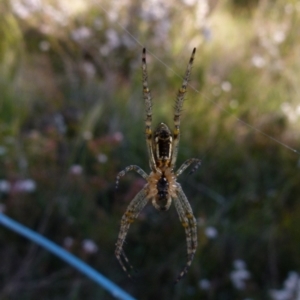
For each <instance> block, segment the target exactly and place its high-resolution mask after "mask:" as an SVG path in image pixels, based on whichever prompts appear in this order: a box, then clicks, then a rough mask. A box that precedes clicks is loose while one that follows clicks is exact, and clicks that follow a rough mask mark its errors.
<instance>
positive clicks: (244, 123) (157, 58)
mask: <svg viewBox="0 0 300 300" xmlns="http://www.w3.org/2000/svg"><path fill="white" fill-rule="evenodd" d="M97 5H99V7H100V8H101V9H102V10H103V11H104V12H105V14H106V15H107V16H108V15H109V12H108V11H107V10H106V9H105V7H103V5H101V4H100V3H98V4H97ZM114 23H116V24H117V25H118V26H119V27H120V28H121V29H122V30H123V31H124V32H125V33H126V34H127V35H128V36H129V37H130V38H131V39H132V40H134V41H135V42H136V43H137V44H138V45H140V46H141V48H143V47H144V45H143V44H142V43H141V41H140V40H139V39H138V38H137V37H135V36H134V35H133V34H132V33H131V32H130V31H129V30H128V29H126V28H125V27H124V26H123V25H122V24H121V23H120V22H118V21H117V20H115V21H114ZM147 53H149V54H150V55H151V56H153V57H154V58H155V59H156V60H157V61H158V62H159V63H160V64H162V65H163V66H165V67H166V68H167V69H168V70H169V71H171V72H172V73H173V74H174V75H176V76H177V77H178V78H180V79H181V80H183V77H182V76H181V75H180V74H178V73H177V72H176V71H175V70H174V69H172V68H171V67H170V66H169V65H168V64H167V63H165V62H164V61H163V60H161V59H160V58H159V57H158V56H157V55H155V54H154V53H153V52H152V51H151V50H149V49H148V48H147ZM188 86H189V87H190V88H191V89H192V90H193V91H195V92H196V93H197V94H199V95H201V96H203V98H204V99H205V100H206V101H210V102H211V103H213V104H214V105H215V106H216V107H217V108H218V109H220V110H221V111H223V112H225V113H226V114H228V115H230V116H233V114H232V113H231V112H230V111H229V110H227V109H226V108H224V107H223V106H222V105H220V104H218V103H217V102H216V101H214V100H212V99H211V98H209V97H208V96H205V95H204V94H203V93H201V92H200V91H199V90H198V89H196V88H195V87H194V86H192V85H191V84H188ZM233 118H234V119H235V120H236V121H238V122H239V123H241V124H242V125H244V126H246V127H248V128H250V129H252V130H254V131H256V132H257V133H259V134H261V135H263V136H265V137H266V138H268V139H270V140H272V141H273V142H275V143H277V144H279V145H281V146H283V147H285V148H286V149H288V150H289V151H292V152H294V153H296V154H297V155H300V151H299V150H297V149H295V148H293V147H291V146H289V145H288V144H285V143H284V142H282V141H280V140H279V139H277V138H275V137H274V136H271V135H269V134H267V133H266V132H264V131H263V130H260V129H259V128H257V127H256V126H254V125H252V124H250V123H247V122H246V121H244V120H242V119H240V118H238V117H236V116H233Z"/></svg>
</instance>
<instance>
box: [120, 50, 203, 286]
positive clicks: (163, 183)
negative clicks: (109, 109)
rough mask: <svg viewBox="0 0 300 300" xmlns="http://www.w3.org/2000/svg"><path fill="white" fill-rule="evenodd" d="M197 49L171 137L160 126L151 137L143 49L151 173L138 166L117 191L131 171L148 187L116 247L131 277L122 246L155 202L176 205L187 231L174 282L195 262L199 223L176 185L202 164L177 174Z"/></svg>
mask: <svg viewBox="0 0 300 300" xmlns="http://www.w3.org/2000/svg"><path fill="white" fill-rule="evenodd" d="M195 52H196V48H194V50H193V52H192V55H191V58H190V60H189V63H188V66H187V69H186V72H185V76H184V78H183V82H182V86H181V88H180V89H179V91H178V94H177V99H176V101H175V109H174V130H173V134H172V133H171V131H170V129H169V127H168V126H167V125H166V124H164V123H160V124H159V125H158V127H157V128H156V130H155V131H154V132H153V133H152V129H151V125H152V99H151V94H150V90H149V88H148V75H147V65H146V49H145V48H144V49H143V56H142V71H143V98H144V101H145V106H146V120H145V126H146V131H145V132H146V143H147V148H148V155H149V164H150V168H151V173H150V174H149V175H148V174H147V173H146V172H145V171H144V170H142V169H141V168H140V167H139V166H136V165H130V166H128V167H126V168H125V169H124V170H123V171H121V172H120V173H119V174H118V175H117V179H116V187H118V184H119V180H120V178H121V177H123V176H124V175H125V174H126V173H127V172H129V171H135V172H137V173H138V174H139V175H141V176H142V177H143V178H144V179H145V180H146V182H147V183H146V184H145V186H144V187H143V188H142V190H141V191H140V192H138V194H137V195H136V196H135V197H134V199H133V200H132V201H131V202H130V204H129V206H128V208H127V210H126V212H125V214H124V215H123V217H122V219H121V228H120V232H119V236H118V240H117V243H116V250H115V255H116V257H117V259H118V261H119V263H120V264H121V266H122V268H123V270H124V271H125V272H126V273H127V275H128V276H129V277H131V276H130V274H129V271H128V268H131V269H132V266H131V265H130V263H129V260H128V258H127V256H126V255H125V252H124V250H123V244H124V241H125V238H126V235H127V233H128V230H129V227H130V224H131V223H133V222H134V220H135V219H136V218H137V217H138V215H139V213H140V212H141V210H142V209H143V208H144V207H145V205H146V204H147V203H148V201H150V200H151V201H152V204H153V205H154V207H155V208H156V209H158V210H162V211H166V210H168V209H169V207H170V205H171V202H172V200H173V201H174V204H175V207H176V210H177V213H178V216H179V219H180V221H181V223H182V226H183V227H184V230H185V234H186V243H187V261H186V264H185V266H184V268H183V270H182V271H181V273H180V274H179V276H178V277H177V279H176V281H175V282H178V281H179V280H180V279H181V278H182V277H183V276H184V275H185V274H186V273H187V271H188V269H189V267H190V266H191V263H192V261H193V258H194V255H195V252H196V248H197V222H196V219H195V217H194V215H193V211H192V208H191V206H190V204H189V201H188V199H187V197H186V196H185V194H184V192H183V190H182V188H181V186H180V184H179V183H178V182H177V181H176V180H177V177H178V176H179V175H180V174H181V173H182V172H183V171H184V170H185V169H186V168H187V167H189V166H190V165H191V164H192V163H195V166H194V168H193V169H192V171H191V172H190V173H193V172H194V171H196V170H197V169H198V168H199V166H200V164H201V161H200V160H199V159H197V158H190V159H188V160H186V161H185V162H184V163H183V164H182V165H181V167H180V168H179V169H178V170H177V171H174V169H175V163H176V159H177V153H178V144H179V139H180V114H181V110H182V105H183V101H184V96H185V93H186V89H187V85H188V81H189V77H190V74H191V69H192V64H193V61H194V56H195Z"/></svg>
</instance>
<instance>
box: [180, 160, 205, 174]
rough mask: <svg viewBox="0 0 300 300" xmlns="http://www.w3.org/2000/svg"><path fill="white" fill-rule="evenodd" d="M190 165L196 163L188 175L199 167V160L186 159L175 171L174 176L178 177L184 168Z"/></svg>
mask: <svg viewBox="0 0 300 300" xmlns="http://www.w3.org/2000/svg"><path fill="white" fill-rule="evenodd" d="M192 163H196V165H195V166H194V168H193V169H192V170H191V171H190V172H189V174H192V173H194V172H195V171H196V170H197V169H198V168H199V167H200V165H201V160H200V159H198V158H189V159H187V160H186V161H185V162H184V163H183V164H182V165H181V166H180V168H179V169H178V170H177V172H176V173H175V176H176V177H178V176H179V175H180V174H181V173H182V172H183V171H184V170H185V169H186V168H188V167H189V166H190V165H191V164H192Z"/></svg>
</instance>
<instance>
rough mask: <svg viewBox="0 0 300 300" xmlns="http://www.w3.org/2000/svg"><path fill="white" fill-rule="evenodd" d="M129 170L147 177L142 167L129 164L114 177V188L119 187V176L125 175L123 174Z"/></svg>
mask: <svg viewBox="0 0 300 300" xmlns="http://www.w3.org/2000/svg"><path fill="white" fill-rule="evenodd" d="M130 171H135V172H137V173H138V174H140V175H141V176H142V177H143V178H144V179H147V178H148V175H147V173H146V172H145V171H144V170H143V169H142V168H140V167H139V166H136V165H130V166H128V167H126V168H125V169H124V170H122V171H121V172H119V173H118V175H117V177H116V189H117V188H118V187H119V181H120V178H121V177H123V176H125V174H126V173H127V172H130Z"/></svg>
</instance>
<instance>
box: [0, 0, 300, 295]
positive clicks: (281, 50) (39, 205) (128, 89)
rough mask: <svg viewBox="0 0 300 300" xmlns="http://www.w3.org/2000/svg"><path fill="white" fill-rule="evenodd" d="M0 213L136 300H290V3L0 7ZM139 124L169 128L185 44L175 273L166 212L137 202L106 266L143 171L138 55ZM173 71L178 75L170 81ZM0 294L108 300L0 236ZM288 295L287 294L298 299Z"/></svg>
mask: <svg viewBox="0 0 300 300" xmlns="http://www.w3.org/2000/svg"><path fill="white" fill-rule="evenodd" d="M0 12H1V18H0V105H1V109H0V195H1V199H0V201H1V202H0V209H1V211H3V212H4V213H6V214H7V215H9V216H11V217H13V218H14V219H16V220H17V221H19V222H21V223H23V224H25V225H26V226H29V227H30V228H32V229H34V230H36V231H37V232H40V233H41V234H43V235H44V236H46V237H48V238H49V239H51V240H53V241H54V242H56V243H58V244H59V245H62V246H63V247H64V248H66V249H67V250H69V251H70V252H72V253H73V254H75V255H77V256H79V257H80V258H81V259H83V260H85V261H86V262H88V263H89V264H90V265H91V266H93V267H95V268H96V269H97V270H99V271H100V272H102V273H103V274H104V275H106V276H107V277H108V278H110V279H111V280H113V281H114V282H115V283H117V284H119V285H120V286H121V287H123V288H124V289H125V290H127V291H128V292H129V293H131V294H132V295H133V296H134V297H136V298H138V299H222V300H223V299H225V300H226V299H228V300H229V299H275V300H277V299H280V300H291V299H296V297H297V295H298V297H299V296H300V295H299V285H300V277H299V274H300V256H299V253H300V229H299V228H300V202H299V201H298V200H299V198H298V197H299V195H300V185H299V180H300V174H299V167H300V160H299V152H298V153H296V152H295V151H293V149H300V140H299V126H300V122H299V120H300V119H299V118H300V104H299V100H298V97H299V94H300V55H299V49H300V36H299V28H300V4H299V1H296V0H295V1H292V0H289V1H287V0H276V1H274V0H272V1H271V0H226V1H217V0H203V1H195V0H182V1H175V0H173V1H172V0H165V1H161V0H152V1H138V0H126V1H122V2H120V1H115V0H114V1H105V0H99V1H96V0H72V1H66V0H2V1H1V4H0ZM142 46H146V47H147V49H148V50H149V51H150V52H151V54H150V53H148V56H147V59H148V72H149V83H150V87H151V89H152V95H153V102H154V123H155V124H156V123H158V122H161V121H165V122H167V123H169V124H172V113H173V110H172V109H173V107H172V105H173V103H174V102H173V101H174V99H175V95H176V91H177V89H178V88H179V86H180V84H181V78H180V76H181V75H182V74H183V73H184V71H185V67H186V64H187V62H188V59H189V57H190V53H191V50H192V48H193V47H197V53H196V59H195V63H194V67H193V73H192V79H191V82H190V84H191V86H192V87H190V88H189V92H188V95H187V100H186V102H185V104H184V111H183V115H182V137H181V145H180V151H179V158H178V164H180V163H182V162H183V161H184V160H185V159H187V158H189V157H197V158H200V159H202V162H203V163H202V166H201V168H200V169H199V171H198V172H197V173H196V174H194V175H192V176H188V175H187V174H186V175H182V177H181V178H180V182H181V183H182V185H183V188H184V190H185V192H186V194H187V196H188V198H189V200H190V202H191V205H192V207H193V210H194V213H195V216H196V218H197V220H198V231H199V232H198V237H199V247H198V250H197V254H196V257H195V260H194V262H193V264H192V267H191V269H190V271H189V273H188V274H187V276H186V277H185V278H184V279H183V280H182V281H181V282H180V283H179V284H177V285H176V286H174V285H173V281H174V279H175V278H176V276H177V275H178V272H179V271H180V269H181V268H182V266H183V265H184V263H185V259H186V254H185V253H186V243H185V236H184V231H183V229H182V227H181V224H180V222H179V220H178V217H177V215H176V212H175V210H174V208H173V207H172V208H171V209H170V211H169V212H167V213H165V212H162V213H160V212H158V211H155V210H154V208H153V207H152V206H151V205H148V206H147V207H146V208H145V209H144V210H143V212H142V213H141V215H140V217H139V219H138V221H137V222H136V223H134V224H133V225H132V227H131V229H130V233H129V235H128V239H127V243H126V245H125V250H126V252H127V254H128V256H129V259H130V260H131V262H132V264H133V265H134V266H135V267H136V268H137V269H138V270H139V272H138V274H137V280H136V282H132V281H130V280H129V279H128V278H127V277H126V275H125V274H124V273H123V271H122V269H121V267H120V266H119V265H118V263H117V260H116V258H115V257H114V248H115V242H116V238H117V235H118V231H119V225H120V219H121V216H122V214H123V213H124V211H125V209H126V207H127V205H128V203H129V201H130V200H131V199H132V198H133V196H134V195H135V194H136V193H137V192H138V191H139V189H141V187H142V186H143V184H144V181H143V179H141V178H139V177H138V176H137V175H135V174H128V175H127V176H126V177H125V178H124V179H123V178H122V181H121V185H120V188H119V190H118V191H116V190H115V188H114V184H115V177H116V174H117V173H118V172H119V171H120V170H122V169H123V168H124V167H125V166H127V165H129V164H137V165H139V166H141V167H142V168H143V169H145V170H146V171H147V172H148V171H149V167H148V162H147V154H146V147H145V141H144V130H143V126H144V124H143V120H144V105H143V99H142V88H141V49H142ZM178 74H179V75H180V76H178ZM0 244H1V247H0V278H1V280H0V299H112V298H111V296H109V295H108V294H107V293H106V292H105V291H103V290H102V289H101V288H99V287H98V286H96V285H95V284H94V283H92V282H91V281H90V280H89V279H87V278H85V277H84V276H82V275H81V274H79V273H78V272H77V271H75V270H73V269H72V268H71V267H69V266H68V265H66V264H65V263H63V262H61V261H60V260H59V259H58V258H56V257H54V256H53V255H52V254H49V253H47V251H45V250H43V249H41V248H39V247H37V246H36V245H34V244H32V243H30V242H28V241H27V240H24V239H23V238H21V237H20V236H17V235H15V234H14V233H12V232H10V231H8V230H6V229H4V228H2V229H1V230H0ZM297 293H298V294H297Z"/></svg>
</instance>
